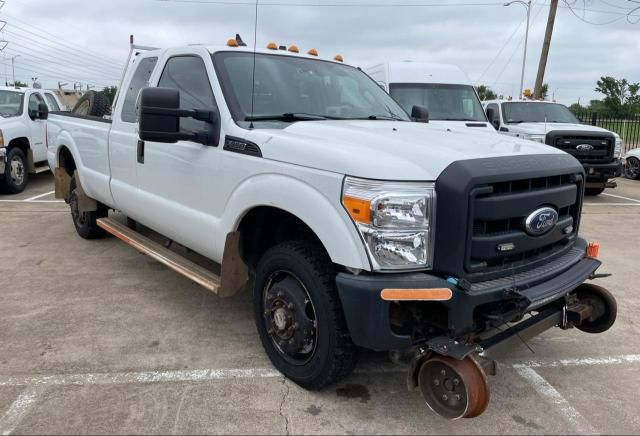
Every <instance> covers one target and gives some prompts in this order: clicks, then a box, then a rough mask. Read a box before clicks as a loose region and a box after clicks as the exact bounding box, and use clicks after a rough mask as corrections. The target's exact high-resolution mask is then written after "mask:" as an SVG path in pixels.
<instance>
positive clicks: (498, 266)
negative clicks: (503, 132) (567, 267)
mask: <svg viewBox="0 0 640 436" xmlns="http://www.w3.org/2000/svg"><path fill="white" fill-rule="evenodd" d="M581 195H582V175H580V174H561V175H554V176H548V177H537V178H528V179H519V180H513V181H506V182H496V183H489V184H483V185H478V186H475V187H474V188H473V189H472V190H471V192H470V200H469V201H470V212H471V214H470V217H469V219H470V225H471V228H472V232H471V236H470V242H469V244H468V247H467V258H466V262H465V269H466V270H467V272H468V273H470V274H471V275H476V274H477V275H479V276H483V277H485V276H486V275H487V274H491V273H495V272H515V271H516V270H517V271H520V270H522V269H523V268H529V267H532V266H533V265H534V264H535V265H538V264H540V263H542V262H545V261H549V260H550V259H552V258H554V257H556V256H559V255H561V254H562V253H564V252H566V251H567V250H568V249H570V248H571V243H572V242H573V241H574V240H575V237H576V234H577V227H578V225H577V224H578V222H579V217H580V203H581ZM545 206H549V207H552V208H554V209H555V210H556V211H558V215H559V218H558V222H557V224H556V225H555V227H554V228H553V229H551V230H550V231H549V232H548V233H545V234H544V235H540V236H531V235H529V234H528V233H527V232H526V231H525V220H526V217H527V216H528V215H529V214H531V213H532V212H533V211H534V210H536V209H538V208H540V207H545ZM502 247H505V249H504V250H501V249H500V248H502ZM506 248H508V249H506ZM472 281H473V280H472Z"/></svg>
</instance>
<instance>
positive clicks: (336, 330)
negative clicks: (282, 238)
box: [253, 241, 358, 390]
mask: <svg viewBox="0 0 640 436" xmlns="http://www.w3.org/2000/svg"><path fill="white" fill-rule="evenodd" d="M253 296H254V301H253V303H254V310H255V319H256V326H257V328H258V333H259V334H260V340H261V341H262V345H263V346H264V349H265V351H266V352H267V355H268V356H269V359H270V360H271V362H272V363H273V364H274V365H275V367H276V368H277V369H278V370H279V371H280V372H281V373H283V374H284V375H285V376H286V377H288V378H289V379H291V380H293V381H294V382H295V383H297V384H298V385H300V386H301V387H303V388H305V389H310V390H318V389H321V388H323V387H325V386H327V385H329V384H331V383H334V382H336V381H337V380H339V379H341V378H343V377H345V376H347V375H348V374H349V373H350V372H351V371H352V370H353V368H354V367H355V365H356V362H357V359H358V350H357V347H356V346H355V345H354V344H353V342H352V341H351V336H350V335H349V330H348V328H347V323H346V320H345V318H344V312H343V309H342V304H341V303H340V298H339V296H338V290H337V288H336V271H335V268H334V266H333V264H332V263H331V260H330V259H329V258H328V256H327V254H326V253H325V252H324V250H323V249H322V248H320V247H318V246H317V245H315V244H313V243H311V242H308V241H294V242H285V243H282V244H279V245H276V246H275V247H273V248H271V249H269V250H268V251H267V252H266V253H265V254H264V256H262V258H261V259H260V261H259V262H258V267H257V269H256V277H255V283H254V288H253ZM297 302H301V304H294V303H297ZM277 312H282V313H284V315H282V316H280V320H285V321H286V323H285V326H283V327H282V328H279V327H278V325H279V324H278V313H277ZM280 325H282V323H280ZM285 327H287V328H285ZM276 330H278V331H276ZM287 332H288V334H290V335H291V337H290V338H289V339H285V340H282V338H283V337H285V338H286V333H287ZM278 341H280V343H279V344H278V343H277V342H278ZM285 341H286V342H285Z"/></svg>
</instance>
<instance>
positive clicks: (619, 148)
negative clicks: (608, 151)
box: [613, 136, 623, 159]
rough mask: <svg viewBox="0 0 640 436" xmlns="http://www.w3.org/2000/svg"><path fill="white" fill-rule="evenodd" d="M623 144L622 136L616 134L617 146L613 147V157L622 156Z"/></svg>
mask: <svg viewBox="0 0 640 436" xmlns="http://www.w3.org/2000/svg"><path fill="white" fill-rule="evenodd" d="M622 145H623V142H622V138H620V137H619V136H616V146H615V148H614V149H613V157H615V158H616V159H619V158H620V156H622Z"/></svg>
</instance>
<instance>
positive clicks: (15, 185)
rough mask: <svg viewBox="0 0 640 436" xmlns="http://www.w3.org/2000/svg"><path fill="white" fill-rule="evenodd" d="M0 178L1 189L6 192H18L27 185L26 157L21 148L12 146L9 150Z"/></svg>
mask: <svg viewBox="0 0 640 436" xmlns="http://www.w3.org/2000/svg"><path fill="white" fill-rule="evenodd" d="M0 180H1V181H2V188H4V189H3V190H4V191H6V192H7V193H8V194H19V193H21V192H22V191H24V188H26V187H27V182H28V181H29V172H28V169H27V157H26V156H25V155H24V152H23V151H22V150H21V149H19V148H17V147H14V148H12V149H11V150H9V153H7V164H6V167H5V170H4V176H3V177H2V178H0Z"/></svg>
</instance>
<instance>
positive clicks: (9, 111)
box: [0, 87, 62, 194]
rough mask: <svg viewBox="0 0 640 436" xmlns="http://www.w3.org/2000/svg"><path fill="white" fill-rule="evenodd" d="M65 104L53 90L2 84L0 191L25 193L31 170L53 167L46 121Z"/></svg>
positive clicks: (35, 171)
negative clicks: (49, 155) (47, 139)
mask: <svg viewBox="0 0 640 436" xmlns="http://www.w3.org/2000/svg"><path fill="white" fill-rule="evenodd" d="M61 106H62V105H61V103H60V101H59V100H58V98H57V97H56V95H55V94H54V93H53V92H51V91H47V90H43V89H31V88H12V87H0V190H2V191H4V192H6V193H9V194H17V193H19V192H22V191H23V190H24V189H25V187H26V186H27V182H28V180H29V174H30V173H31V174H33V173H37V172H41V171H48V170H49V168H48V166H47V150H46V145H45V130H46V128H45V120H46V119H47V116H48V113H49V111H59V110H60V108H61Z"/></svg>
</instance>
